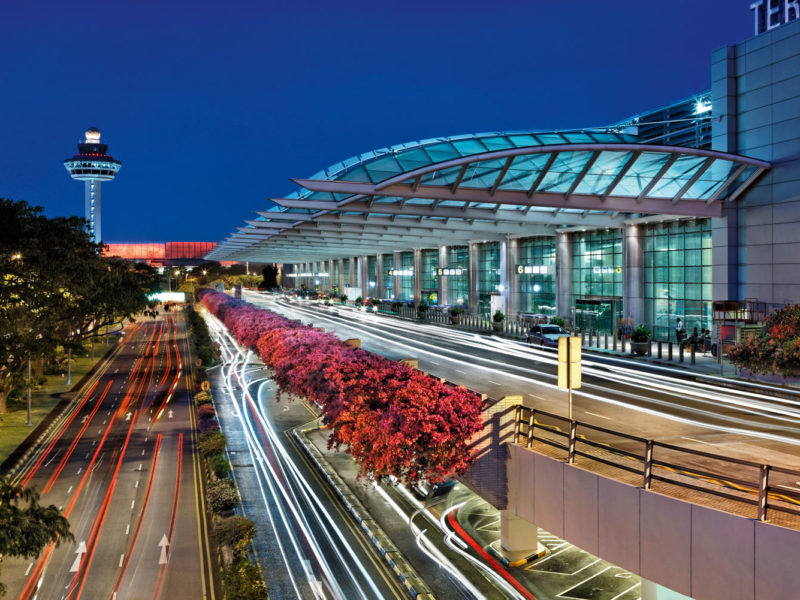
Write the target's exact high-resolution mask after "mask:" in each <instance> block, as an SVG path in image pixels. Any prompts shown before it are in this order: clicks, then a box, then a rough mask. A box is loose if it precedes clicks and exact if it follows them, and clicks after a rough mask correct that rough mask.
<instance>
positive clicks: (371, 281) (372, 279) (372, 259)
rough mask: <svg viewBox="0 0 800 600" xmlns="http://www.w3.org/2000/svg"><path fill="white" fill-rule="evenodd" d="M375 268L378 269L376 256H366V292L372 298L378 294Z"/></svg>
mask: <svg viewBox="0 0 800 600" xmlns="http://www.w3.org/2000/svg"><path fill="white" fill-rule="evenodd" d="M377 270H378V257H377V256H368V257H367V294H369V297H370V298H374V297H376V296H377V295H378V277H377Z"/></svg>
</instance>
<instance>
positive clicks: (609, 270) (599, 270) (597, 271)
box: [592, 267, 622, 275]
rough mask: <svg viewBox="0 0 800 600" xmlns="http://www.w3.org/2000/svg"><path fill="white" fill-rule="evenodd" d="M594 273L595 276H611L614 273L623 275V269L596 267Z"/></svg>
mask: <svg viewBox="0 0 800 600" xmlns="http://www.w3.org/2000/svg"><path fill="white" fill-rule="evenodd" d="M592 272H593V273H594V274H595V275H611V274H612V273H622V267H594V268H593V269H592Z"/></svg>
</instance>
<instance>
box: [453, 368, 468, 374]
mask: <svg viewBox="0 0 800 600" xmlns="http://www.w3.org/2000/svg"><path fill="white" fill-rule="evenodd" d="M455 372H456V373H461V374H462V375H466V374H467V372H466V371H461V370H459V369H455Z"/></svg>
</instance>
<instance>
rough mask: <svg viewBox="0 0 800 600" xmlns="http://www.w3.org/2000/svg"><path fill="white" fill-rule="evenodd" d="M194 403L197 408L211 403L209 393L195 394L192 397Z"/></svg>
mask: <svg viewBox="0 0 800 600" xmlns="http://www.w3.org/2000/svg"><path fill="white" fill-rule="evenodd" d="M194 401H195V404H197V406H202V405H203V404H210V403H211V394H210V393H209V392H197V393H196V394H195V395H194Z"/></svg>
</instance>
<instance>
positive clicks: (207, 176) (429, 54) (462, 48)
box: [0, 0, 753, 242]
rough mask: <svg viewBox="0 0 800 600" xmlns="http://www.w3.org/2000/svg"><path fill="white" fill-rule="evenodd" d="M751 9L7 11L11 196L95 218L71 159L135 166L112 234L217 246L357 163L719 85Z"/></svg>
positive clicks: (176, 6)
mask: <svg viewBox="0 0 800 600" xmlns="http://www.w3.org/2000/svg"><path fill="white" fill-rule="evenodd" d="M749 4H750V2H749V0H734V1H731V0H670V1H649V0H648V1H642V0H573V1H571V2H566V1H564V0H558V1H557V0H549V1H544V0H527V1H513V0H494V1H493V2H472V1H462V2H451V1H438V2H437V1H434V0H428V1H427V2H423V1H416V0H413V1H405V2H390V1H380V0H377V1H372V2H362V1H358V2H347V1H342V2H330V1H320V2H316V1H308V0H289V1H284V2H276V1H272V0H266V1H264V0H262V1H261V2H255V1H242V0H229V1H227V2H222V1H219V0H216V1H214V2H208V1H205V0H195V1H181V2H178V1H171V0H161V1H159V0H139V1H136V2H134V1H132V0H115V1H113V2H97V1H86V2H63V1H60V0H59V1H52V0H44V1H33V2H7V3H4V6H3V9H2V13H1V14H2V19H1V20H0V23H1V24H0V27H2V35H1V36H0V56H2V57H3V58H2V60H0V82H1V83H2V91H1V92H0V109H1V110H0V115H2V116H0V124H2V139H3V144H2V145H0V196H2V197H7V198H12V199H24V200H27V201H28V202H30V203H31V204H36V205H40V206H43V207H44V208H45V211H46V214H48V215H50V216H56V215H67V214H78V215H82V212H83V184H82V183H79V182H76V181H72V180H71V179H70V178H69V176H68V174H67V172H66V170H65V169H64V167H63V162H62V161H63V159H65V158H67V157H70V156H71V155H72V154H73V153H74V152H76V150H77V149H76V144H77V143H78V141H80V140H81V139H82V134H83V131H84V130H85V129H86V128H87V127H88V126H90V125H94V126H96V127H98V128H99V129H100V130H101V131H102V133H103V141H104V142H106V143H108V144H109V153H110V154H112V155H113V156H114V157H115V158H117V159H119V160H120V161H122V169H121V171H120V173H119V175H118V176H117V178H116V180H115V181H113V182H111V183H107V184H104V185H103V220H102V226H103V237H104V241H107V242H133V241H167V240H198V241H200V240H202V241H219V240H221V239H222V238H224V237H225V236H227V235H228V234H229V233H231V232H232V231H233V230H234V229H235V228H236V227H237V226H240V225H242V224H243V221H244V220H245V219H250V218H253V217H254V213H253V211H255V210H263V209H266V208H268V207H269V206H270V203H269V202H268V201H267V198H268V197H270V196H272V197H275V196H283V195H285V194H287V193H289V192H291V191H293V190H294V189H295V188H294V186H293V184H292V183H291V182H290V181H289V177H306V176H309V175H311V174H313V173H315V172H317V171H319V170H321V169H323V168H325V167H326V166H328V165H330V164H332V163H335V162H338V161H340V160H342V159H345V158H347V157H350V156H352V155H355V154H359V153H361V152H364V151H367V150H370V149H373V148H380V147H384V146H387V145H392V144H396V143H400V142H406V141H412V140H418V139H424V138H430V137H436V136H445V135H455V134H462V133H476V132H483V131H511V130H521V129H548V130H553V129H574V128H581V127H596V126H603V125H608V124H610V123H614V122H617V121H619V120H622V119H624V118H626V117H629V116H632V115H634V114H636V113H639V112H642V111H645V110H649V109H651V108H657V107H659V106H662V105H664V104H668V103H670V102H672V101H674V100H678V99H681V98H684V97H687V96H690V95H692V94H697V93H700V92H703V91H705V90H707V89H709V88H710V87H711V82H710V53H711V52H712V51H713V50H714V49H716V48H719V47H721V46H724V45H729V44H734V43H737V42H739V41H742V40H744V39H746V38H748V37H750V36H752V35H753V16H752V13H751V11H750V10H749Z"/></svg>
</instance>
